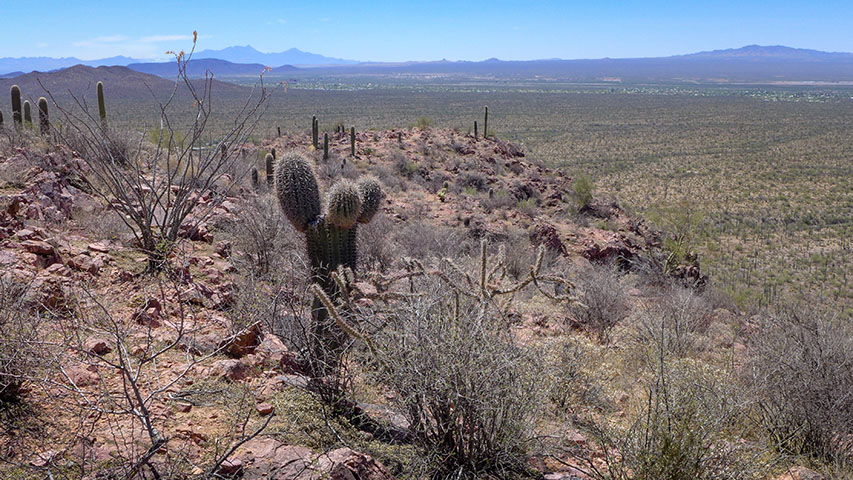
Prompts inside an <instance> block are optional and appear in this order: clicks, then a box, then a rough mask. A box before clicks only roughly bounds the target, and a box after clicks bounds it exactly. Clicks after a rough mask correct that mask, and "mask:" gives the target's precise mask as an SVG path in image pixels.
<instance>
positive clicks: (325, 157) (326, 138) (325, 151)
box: [323, 132, 329, 160]
mask: <svg viewBox="0 0 853 480" xmlns="http://www.w3.org/2000/svg"><path fill="white" fill-rule="evenodd" d="M328 159H329V134H328V132H327V133H324V134H323V160H328Z"/></svg>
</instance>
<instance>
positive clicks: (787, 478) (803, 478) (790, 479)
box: [776, 465, 824, 480]
mask: <svg viewBox="0 0 853 480" xmlns="http://www.w3.org/2000/svg"><path fill="white" fill-rule="evenodd" d="M776 480H824V477H823V475H821V474H819V473H817V472H815V471H814V470H810V469H808V468H806V467H803V466H799V465H797V466H795V467H791V468H789V469H788V471H787V472H785V473H784V474H783V475H782V476H781V477H779V478H777V479H776Z"/></svg>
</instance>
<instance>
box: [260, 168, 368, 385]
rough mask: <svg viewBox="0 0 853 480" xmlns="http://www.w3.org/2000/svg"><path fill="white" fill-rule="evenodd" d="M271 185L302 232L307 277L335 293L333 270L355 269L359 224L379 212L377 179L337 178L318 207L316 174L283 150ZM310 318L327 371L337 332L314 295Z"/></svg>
mask: <svg viewBox="0 0 853 480" xmlns="http://www.w3.org/2000/svg"><path fill="white" fill-rule="evenodd" d="M275 189H276V196H277V197H278V201H279V205H280V206H281V210H282V212H284V215H285V217H287V219H288V220H289V221H290V223H291V224H292V225H293V227H294V228H295V229H296V230H298V231H300V232H302V233H304V234H305V242H306V251H307V253H308V257H309V260H310V264H311V276H312V281H313V282H315V283H317V284H318V285H319V286H320V287H321V288H322V289H323V291H325V292H326V293H327V294H328V295H329V296H330V297H332V298H336V297H338V294H339V292H338V291H337V286H336V283H335V281H334V279H333V278H332V273H333V272H335V271H336V270H337V269H338V267H339V266H344V267H348V268H350V269H352V270H353V271H355V269H356V265H357V262H358V247H357V228H358V224H359V223H362V224H364V223H368V222H370V221H371V220H372V219H373V217H374V216H375V215H376V213H377V212H378V211H379V209H380V207H381V205H382V201H383V199H384V193H383V192H382V188H381V187H380V186H379V182H378V181H377V180H376V179H375V178H373V177H363V178H361V179H359V181H358V182H357V183H353V182H351V181H349V180H339V181H338V182H337V183H335V184H334V185H332V186H331V188H329V190H328V192H327V195H326V207H325V209H323V207H322V201H321V198H320V189H319V187H318V185H317V178H316V177H315V176H314V172H313V170H312V168H311V165H310V164H309V163H308V160H306V159H305V157H303V156H302V155H300V154H298V153H288V154H286V155H283V156H282V157H281V158H280V159H279V160H277V167H276V171H275ZM313 320H314V334H315V339H314V340H315V342H316V345H315V349H314V352H315V359H316V360H319V361H320V364H321V367H320V369H321V370H323V371H324V372H327V370H326V369H328V368H334V367H335V366H336V365H337V360H336V359H337V357H338V355H339V353H340V347H341V345H342V343H341V342H342V341H343V340H342V335H341V333H342V332H340V328H339V327H337V326H336V324H335V323H334V322H332V321H330V318H329V312H328V310H327V309H326V307H325V306H324V305H323V303H322V302H321V301H320V300H319V299H316V298H315V300H314V305H313Z"/></svg>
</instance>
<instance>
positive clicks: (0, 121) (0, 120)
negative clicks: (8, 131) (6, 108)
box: [0, 110, 3, 130]
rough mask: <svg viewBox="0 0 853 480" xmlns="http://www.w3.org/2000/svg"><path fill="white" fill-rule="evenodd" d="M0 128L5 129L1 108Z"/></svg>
mask: <svg viewBox="0 0 853 480" xmlns="http://www.w3.org/2000/svg"><path fill="white" fill-rule="evenodd" d="M0 130H3V111H2V110H0Z"/></svg>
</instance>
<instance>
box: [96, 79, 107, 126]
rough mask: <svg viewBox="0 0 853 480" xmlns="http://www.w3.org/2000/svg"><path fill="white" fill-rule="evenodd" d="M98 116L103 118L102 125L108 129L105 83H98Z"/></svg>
mask: <svg viewBox="0 0 853 480" xmlns="http://www.w3.org/2000/svg"><path fill="white" fill-rule="evenodd" d="M98 115H99V116H100V117H101V125H103V126H104V128H106V127H107V105H106V103H105V102H104V82H98Z"/></svg>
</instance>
